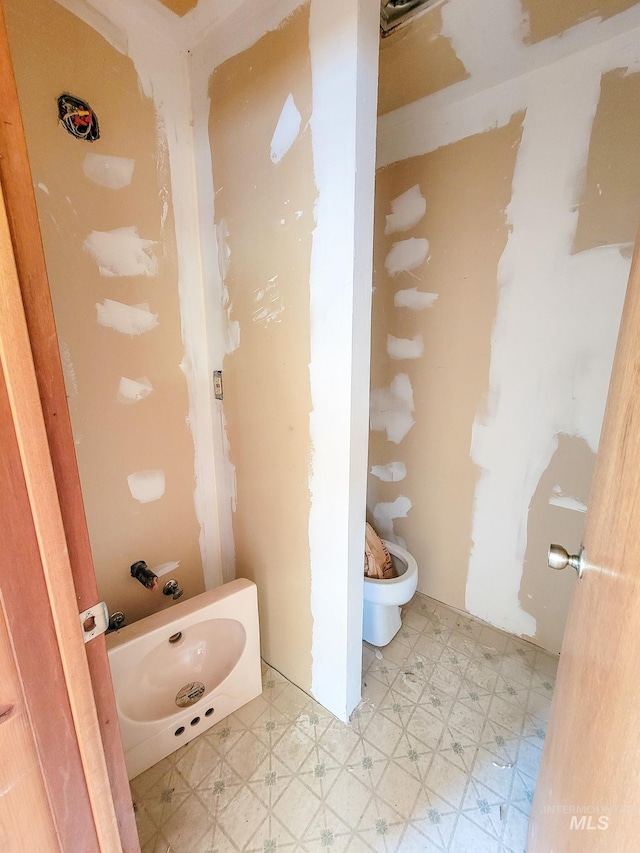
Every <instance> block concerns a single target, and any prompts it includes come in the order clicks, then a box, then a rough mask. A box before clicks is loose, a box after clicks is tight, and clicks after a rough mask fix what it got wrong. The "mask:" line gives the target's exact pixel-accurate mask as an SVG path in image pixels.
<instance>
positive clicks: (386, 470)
mask: <svg viewBox="0 0 640 853" xmlns="http://www.w3.org/2000/svg"><path fill="white" fill-rule="evenodd" d="M371 473H372V474H373V476H374V477H377V478H378V479H379V480H382V482H383V483H399V482H400V480H404V478H405V477H406V476H407V466H406V465H405V464H404V462H388V463H387V464H386V465H374V466H373V467H372V469H371Z"/></svg>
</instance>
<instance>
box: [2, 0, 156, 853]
mask: <svg viewBox="0 0 640 853" xmlns="http://www.w3.org/2000/svg"><path fill="white" fill-rule="evenodd" d="M0 80H2V86H1V87H0V185H1V189H2V193H1V194H0V197H2V199H3V204H2V214H3V215H2V223H1V224H2V230H0V237H1V238H2V243H1V254H0V263H1V264H2V282H1V286H2V297H3V301H2V305H1V306H0V307H1V309H2V317H0V323H1V328H0V334H1V335H2V336H3V340H2V346H3V358H4V361H3V370H4V374H3V376H4V379H5V382H6V385H7V389H8V399H9V401H10V406H9V410H10V412H11V417H12V421H13V424H14V427H15V433H16V441H17V445H18V448H19V451H20V457H19V458H20V464H21V466H22V469H23V477H24V478H25V483H26V486H27V494H28V498H29V509H30V511H31V513H32V515H33V514H34V513H35V517H34V520H33V526H34V532H35V535H36V540H37V544H38V551H39V560H40V564H41V571H42V572H43V573H44V577H45V580H46V585H47V594H48V599H49V608H50V609H52V610H53V624H54V628H55V640H56V643H57V645H58V647H59V655H60V662H61V665H62V674H60V673H58V672H57V671H56V670H55V669H50V668H49V663H47V660H46V658H45V657H44V656H39V655H38V653H37V649H38V648H39V644H40V643H41V642H42V639H41V636H40V634H39V633H38V631H39V630H40V628H41V626H42V625H43V624H44V622H42V621H38V622H37V625H34V622H33V620H28V618H27V617H28V613H25V614H22V623H20V615H19V614H20V612H21V611H20V610H19V609H16V608H17V607H18V605H19V603H20V600H21V596H22V599H23V600H24V603H28V595H26V594H25V592H26V590H27V588H28V585H27V586H25V585H24V583H25V581H28V580H29V579H30V578H31V577H32V576H33V577H35V576H36V573H35V572H32V571H31V570H30V569H27V568H26V566H25V567H24V568H23V569H21V568H20V560H19V559H17V558H16V559H14V561H13V565H12V568H11V567H10V568H11V572H12V573H13V575H15V577H14V581H15V583H17V584H19V583H22V584H23V586H22V593H21V594H18V595H17V596H14V597H13V598H11V599H9V598H7V597H6V596H5V595H4V588H3V590H2V594H3V602H2V603H3V606H4V615H5V616H6V617H7V621H8V622H10V623H11V624H13V625H14V626H18V627H20V630H21V631H22V632H23V633H24V636H25V638H26V639H25V643H27V642H30V643H31V654H32V657H33V665H34V666H37V665H38V664H39V666H40V670H39V674H38V675H36V674H35V673H34V674H33V678H32V681H33V685H34V690H35V693H34V697H35V699H40V700H41V704H42V703H44V704H45V705H46V711H47V714H48V716H49V717H50V718H51V719H52V720H55V719H56V718H57V717H58V716H60V715H61V714H62V711H61V709H60V707H59V706H58V704H57V703H56V699H55V691H54V689H53V688H54V686H59V684H64V686H65V689H66V691H67V693H68V695H69V696H70V699H67V703H68V704H69V703H70V708H71V715H72V718H73V732H71V730H70V729H69V728H67V729H65V727H64V726H61V727H58V728H56V727H52V728H51V732H50V735H51V736H50V737H49V735H47V736H46V737H44V739H43V740H42V742H41V746H43V747H44V746H47V748H48V747H50V746H53V745H54V744H53V740H54V739H57V743H58V752H59V755H58V759H55V760H52V762H51V763H50V764H48V763H47V761H46V760H45V761H44V762H43V771H44V781H45V783H46V785H47V786H48V792H49V798H50V800H51V799H53V806H55V801H56V796H57V797H58V799H59V800H60V801H61V802H62V801H64V800H65V796H66V792H67V790H68V786H67V787H66V788H65V786H64V785H62V784H61V783H60V780H58V782H56V777H55V772H54V771H55V767H56V766H58V764H59V767H60V771H59V775H60V774H62V777H63V776H64V772H68V773H72V772H73V774H77V772H79V771H81V774H84V777H85V782H84V786H85V789H86V796H88V798H89V802H90V808H91V811H90V813H89V812H87V810H86V808H85V801H84V800H83V799H82V797H80V796H79V797H78V799H77V800H74V798H73V797H72V798H68V799H67V800H66V814H63V811H62V810H59V811H58V812H56V811H55V808H54V810H53V816H54V818H55V822H56V827H57V832H58V836H59V839H60V841H61V843H62V849H63V850H64V851H65V853H67V851H75V850H78V851H83V853H84V851H91V850H94V849H95V850H98V849H100V850H108V851H114V853H115V851H117V850H120V849H123V850H125V851H126V853H137V851H139V849H140V847H139V843H138V837H137V832H136V826H135V817H134V812H133V804H132V802H131V794H130V790H129V785H128V780H127V774H126V769H125V764H124V756H123V752H122V744H121V742H120V734H119V728H118V720H117V712H116V707H115V699H114V695H113V688H112V684H111V678H110V672H109V664H108V659H107V654H106V646H105V641H104V637H98V638H96V639H94V640H92V641H91V642H90V643H89V644H87V645H86V646H81V647H80V649H79V648H78V646H77V643H76V642H75V640H77V638H78V634H77V624H78V623H77V618H78V617H77V613H78V612H79V611H81V610H84V609H86V608H88V607H90V606H91V605H93V604H95V603H96V602H97V601H98V593H97V586H96V581H95V574H94V571H93V562H92V558H91V549H90V546H89V537H88V532H87V527H86V521H85V516H84V509H83V504H82V496H81V491H80V480H79V476H78V471H77V464H76V458H75V449H74V443H73V437H72V433H71V425H70V420H69V413H68V409H67V404H66V394H65V388H64V380H63V374H62V368H61V365H60V357H59V353H58V344H57V337H56V332H55V323H54V318H53V311H52V306H51V299H50V294H49V287H48V281H47V274H46V268H45V262H44V253H43V250H42V244H41V239H40V231H39V227H38V218H37V211H36V206H35V199H34V197H33V190H32V186H31V174H30V170H29V163H28V158H27V151H26V143H25V139H24V132H23V128H22V120H21V116H20V110H19V105H18V98H17V92H16V88H15V82H14V78H13V69H12V66H11V60H10V55H9V48H8V43H7V38H6V30H5V26H4V17H3V12H2V5H1V3H0ZM5 205H6V208H5ZM14 291H15V292H14ZM2 436H3V452H4V449H5V448H4V436H5V433H4V428H3V433H2ZM7 476H8V475H7ZM11 476H17V474H16V469H15V466H14V468H13V469H11ZM45 485H46V486H47V488H48V491H47V490H46V489H45ZM34 489H35V492H34ZM38 513H44V515H40V516H38ZM47 524H49V525H50V526H49V528H48V533H49V534H50V535H49V538H47V536H46V535H45V533H46V532H47V531H46V530H45V529H44V528H46V526H47ZM43 525H44V528H43ZM25 529H26V528H25ZM13 532H15V530H14V531H13ZM51 536H53V539H52V538H51ZM56 537H57V538H56ZM19 538H20V537H19ZM24 548H25V552H26V551H27V550H28V548H27V537H26V535H25V542H24ZM62 550H64V554H62V553H61V552H62ZM25 560H26V557H25ZM32 562H33V561H32ZM33 565H35V563H33ZM23 573H24V575H25V577H23V576H22V575H23ZM13 575H12V576H13ZM0 582H1V581H0ZM44 621H45V622H46V620H44ZM27 625H28V626H29V628H28V629H27V628H26V627H25V626H27ZM36 629H37V630H36ZM16 630H17V628H16ZM74 632H75V633H74ZM74 637H75V640H74ZM80 642H82V641H81V639H80ZM15 651H16V654H17V655H18V658H17V659H16V660H14V665H15V666H17V667H18V670H19V671H20V677H21V678H22V677H24V673H22V670H21V667H22V665H23V663H24V662H23V661H22V659H21V658H20V655H19V654H18V651H19V649H18V646H15ZM80 652H81V654H80ZM85 675H86V683H85V682H83V678H84V676H85ZM62 676H64V678H63V677H62ZM25 683H26V682H25ZM87 692H89V694H90V695H89V696H87V695H86V694H87ZM36 694H37V695H36ZM76 694H77V695H76ZM91 694H92V695H91ZM34 701H35V700H34ZM63 704H64V703H63ZM28 707H29V711H30V712H31V710H30V706H28ZM52 709H54V711H52ZM0 719H1V717H0ZM73 738H75V740H76V745H75V747H74V745H73V743H72V740H73ZM74 751H75V752H76V753H78V752H79V760H80V765H77V764H76V765H75V766H74V765H73V764H72V762H71V756H72V755H73V754H74ZM41 758H42V757H41ZM67 758H69V762H71V763H69V762H67V763H66V764H65V760H66V759H67ZM56 762H58V764H56ZM62 777H61V778H62ZM59 783H60V784H59ZM70 804H71V808H70V807H69V806H70ZM50 805H52V803H50ZM85 819H86V821H87V823H90V822H91V821H93V823H95V824H97V842H96V843H95V844H94V843H91V841H90V839H89V838H88V836H87V843H86V845H85V846H83V843H82V836H81V835H79V834H78V831H77V828H78V826H79V825H81V824H82V821H83V820H85ZM116 820H117V823H116ZM65 821H66V823H67V827H66V829H65V828H64V824H65ZM112 824H113V826H112ZM66 831H68V832H69V833H70V835H69V838H68V839H66V840H65V838H64V837H63V836H64V833H65V832H66ZM94 832H95V831H94ZM96 844H98V845H99V846H96ZM2 849H5V848H2ZM9 849H10V848H9ZM17 849H21V848H17ZM24 849H25V850H32V849H36V848H35V847H34V846H33V845H31V846H25V848H24ZM38 849H40V848H38Z"/></svg>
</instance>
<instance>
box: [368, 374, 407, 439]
mask: <svg viewBox="0 0 640 853" xmlns="http://www.w3.org/2000/svg"><path fill="white" fill-rule="evenodd" d="M413 411H414V406H413V388H412V387H411V380H410V379H409V377H408V375H407V374H406V373H398V375H397V376H394V378H393V380H392V382H391V385H390V386H389V387H388V388H374V389H373V390H372V391H371V398H370V401H369V418H370V422H371V429H372V430H375V431H378V432H382V430H385V431H386V433H387V438H388V439H389V441H393V442H394V444H400V442H401V441H402V439H403V438H404V437H405V435H406V434H407V433H408V432H409V430H410V429H411V427H412V426H413V425H414V423H415V421H414V419H413V416H412V414H411V413H412V412H413Z"/></svg>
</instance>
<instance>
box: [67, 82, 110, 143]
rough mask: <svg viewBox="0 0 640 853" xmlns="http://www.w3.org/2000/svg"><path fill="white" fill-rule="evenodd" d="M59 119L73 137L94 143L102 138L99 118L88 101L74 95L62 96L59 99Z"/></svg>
mask: <svg viewBox="0 0 640 853" xmlns="http://www.w3.org/2000/svg"><path fill="white" fill-rule="evenodd" d="M58 118H59V119H60V123H61V124H62V126H63V127H64V128H65V130H67V131H68V132H69V133H70V134H71V135H72V136H75V137H76V138H77V139H86V141H87V142H94V141H95V140H96V139H99V137H100V129H99V127H98V117H97V115H96V114H95V113H94V111H93V110H92V109H91V107H90V106H89V104H87V103H86V101H81V100H80V98H76V97H74V96H73V95H67V94H65V95H60V97H59V98H58Z"/></svg>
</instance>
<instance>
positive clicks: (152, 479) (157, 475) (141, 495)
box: [127, 468, 165, 504]
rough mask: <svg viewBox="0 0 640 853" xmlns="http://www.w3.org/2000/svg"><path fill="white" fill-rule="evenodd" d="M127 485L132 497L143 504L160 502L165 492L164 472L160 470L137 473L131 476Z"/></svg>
mask: <svg viewBox="0 0 640 853" xmlns="http://www.w3.org/2000/svg"><path fill="white" fill-rule="evenodd" d="M127 484H128V486H129V491H130V492H131V497H133V498H135V499H136V500H137V501H140V503H141V504H147V503H151V502H152V501H157V500H160V498H161V497H162V496H163V495H164V491H165V479H164V471H162V470H160V469H159V468H157V469H154V470H151V471H136V472H135V473H133V474H129V476H128V477H127Z"/></svg>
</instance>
